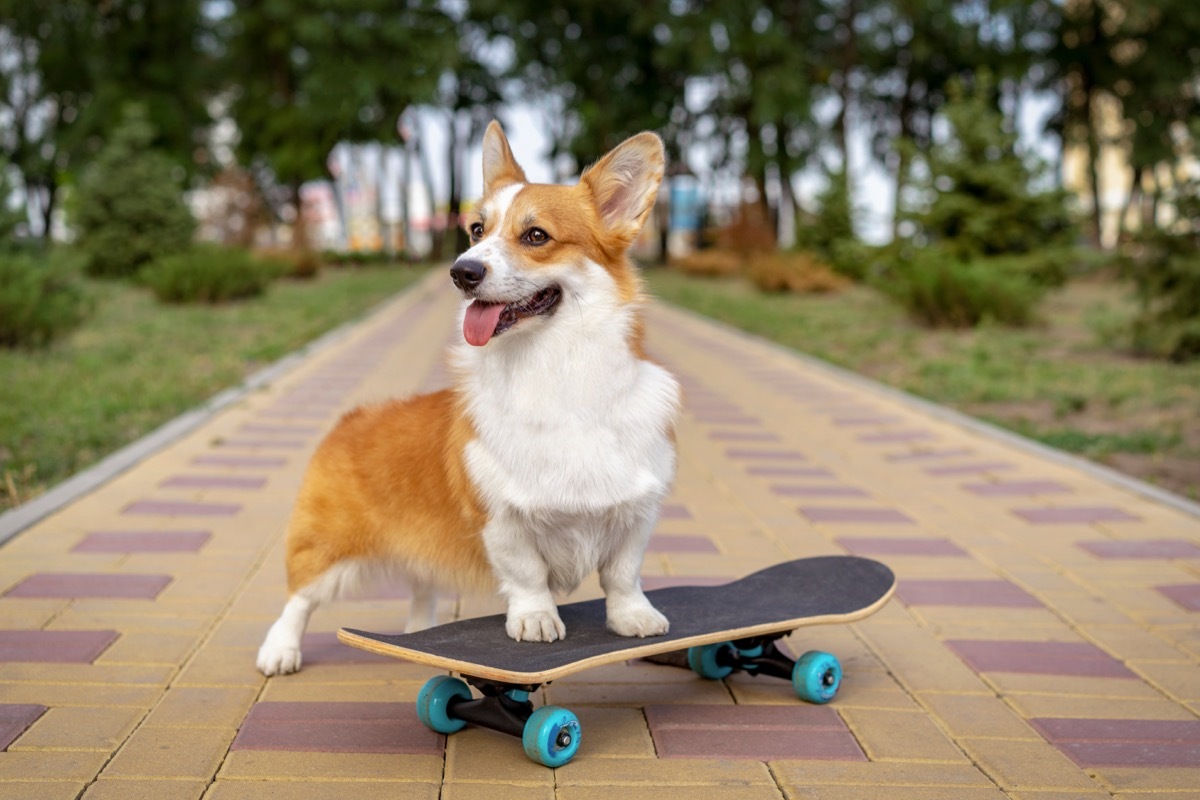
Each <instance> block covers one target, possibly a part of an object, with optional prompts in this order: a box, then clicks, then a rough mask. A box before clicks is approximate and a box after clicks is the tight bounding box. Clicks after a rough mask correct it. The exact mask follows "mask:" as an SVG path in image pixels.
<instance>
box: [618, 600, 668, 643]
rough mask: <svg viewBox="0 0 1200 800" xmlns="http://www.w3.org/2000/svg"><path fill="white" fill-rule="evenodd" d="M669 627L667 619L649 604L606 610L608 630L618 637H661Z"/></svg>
mask: <svg viewBox="0 0 1200 800" xmlns="http://www.w3.org/2000/svg"><path fill="white" fill-rule="evenodd" d="M670 627H671V623H670V622H668V621H667V618H666V617H664V616H663V615H662V613H661V612H660V611H659V610H658V609H657V608H655V607H654V606H652V605H650V604H649V603H647V604H645V605H635V606H627V607H625V608H620V609H617V608H609V610H608V629H609V630H610V631H612V632H613V633H615V634H617V635H618V636H637V637H639V638H641V637H645V636H662V635H663V634H664V633H666V632H667V631H668V630H669V629H670Z"/></svg>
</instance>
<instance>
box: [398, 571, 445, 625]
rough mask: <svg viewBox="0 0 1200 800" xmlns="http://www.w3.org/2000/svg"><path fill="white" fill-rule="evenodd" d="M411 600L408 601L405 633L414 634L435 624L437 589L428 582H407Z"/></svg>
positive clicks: (414, 580) (411, 580) (413, 580)
mask: <svg viewBox="0 0 1200 800" xmlns="http://www.w3.org/2000/svg"><path fill="white" fill-rule="evenodd" d="M409 585H410V586H411V587H412V598H411V600H410V601H409V608H408V624H407V625H405V626H404V632H405V633H416V632H417V631H423V630H425V629H426V628H432V627H433V626H434V625H436V624H437V589H436V588H435V587H434V585H433V584H432V583H430V582H429V581H423V580H417V579H415V578H413V579H410V580H409Z"/></svg>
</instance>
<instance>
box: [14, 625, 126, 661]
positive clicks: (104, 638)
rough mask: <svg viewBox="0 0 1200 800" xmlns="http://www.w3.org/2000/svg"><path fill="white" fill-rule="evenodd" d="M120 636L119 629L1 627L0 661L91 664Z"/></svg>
mask: <svg viewBox="0 0 1200 800" xmlns="http://www.w3.org/2000/svg"><path fill="white" fill-rule="evenodd" d="M119 637H120V634H118V633H117V632H116V631H41V630H34V631H31V630H9V631H0V662H27V663H28V662H40V663H60V664H90V663H92V662H93V661H95V660H96V658H97V657H98V656H99V655H100V654H101V653H103V652H104V651H105V650H107V649H108V648H109V646H110V645H111V644H112V643H113V642H115V641H116V640H117V639H118V638H119Z"/></svg>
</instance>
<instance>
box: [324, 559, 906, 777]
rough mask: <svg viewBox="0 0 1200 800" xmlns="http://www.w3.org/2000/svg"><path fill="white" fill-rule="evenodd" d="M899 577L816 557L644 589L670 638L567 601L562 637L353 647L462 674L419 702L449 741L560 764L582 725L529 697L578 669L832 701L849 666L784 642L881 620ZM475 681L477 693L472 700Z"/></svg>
mask: <svg viewBox="0 0 1200 800" xmlns="http://www.w3.org/2000/svg"><path fill="white" fill-rule="evenodd" d="M895 585H896V580H895V576H894V575H893V574H892V571H891V570H890V569H888V568H887V567H886V566H885V565H883V564H881V563H879V562H878V561H873V560H871V559H868V558H858V557H855V556H817V557H814V558H802V559H798V560H796V561H788V562H786V563H783V564H776V565H775V566H772V567H768V568H766V569H764V570H761V571H759V572H755V573H754V574H752V575H748V576H746V577H744V578H741V579H740V580H736V581H734V582H732V583H728V584H725V585H722V586H674V587H669V588H664V589H655V590H652V591H649V592H646V597H647V598H649V600H650V602H651V603H653V604H654V607H655V608H657V609H658V610H659V611H661V612H662V613H664V614H666V616H667V619H668V620H670V622H671V630H670V631H669V632H668V633H667V634H665V635H663V636H655V637H649V638H645V639H635V638H627V637H623V636H617V635H616V634H614V633H611V632H609V631H608V630H607V629H606V628H605V608H604V600H603V599H600V600H588V601H585V602H581V603H570V604H566V605H561V606H559V608H558V612H559V614H560V616H561V617H562V620H563V622H564V623H565V625H566V627H567V635H566V638H565V639H561V640H559V641H557V642H549V643H545V642H516V641H513V640H512V639H510V638H509V637H508V635H507V634H506V633H505V632H504V616H503V615H495V616H490V617H479V618H475V619H465V620H460V621H458V622H450V623H447V624H445V625H439V626H437V627H434V628H429V629H427V630H424V631H419V632H417V633H405V634H395V635H391V634H382V633H369V632H367V631H359V630H353V629H349V628H343V629H341V630H340V631H338V639H339V640H341V641H342V642H343V643H344V644H348V645H350V646H352V647H357V648H360V649H363V650H367V651H369V652H372V653H378V654H381V655H386V656H394V657H395V658H400V659H404V660H406V661H412V662H415V663H418V664H425V665H428V666H431V667H436V668H437V669H442V670H449V671H451V672H457V673H458V674H459V675H461V676H462V678H461V679H460V678H455V677H451V676H450V675H438V676H436V677H434V678H432V679H430V680H429V681H428V682H427V683H426V684H425V685H424V686H423V687H422V689H421V691H420V693H419V694H418V696H417V716H418V717H419V718H420V719H421V722H423V723H424V724H425V725H426V726H428V727H429V728H431V729H432V730H434V731H437V732H438V733H442V734H447V735H448V734H451V733H455V732H456V731H459V730H461V729H462V728H464V727H465V726H466V725H467V724H468V723H470V724H473V725H477V726H479V727H484V728H490V729H492V730H496V731H500V732H502V733H506V734H510V735H512V736H516V737H517V738H519V739H521V740H522V743H523V746H524V749H525V753H526V755H528V756H529V757H530V758H531V759H532V760H533V761H535V762H538V763H540V764H544V765H546V766H548V767H560V766H562V765H563V764H566V763H567V762H568V761H570V760H571V759H572V758H573V757H574V756H575V753H576V752H577V751H578V750H579V744H580V741H581V736H580V726H579V720H578V718H577V717H576V716H575V715H574V714H573V713H572V712H571V711H569V710H568V709H565V708H561V707H559V706H541V707H540V708H537V709H536V710H535V709H534V707H533V704H532V703H531V702H530V701H529V694H530V693H531V692H534V691H536V690H537V689H538V688H539V687H540V686H541V685H542V684H545V683H550V682H551V681H554V680H557V679H559V678H563V677H566V676H568V675H572V674H574V673H576V672H581V671H582V670H585V669H588V668H590V667H598V666H601V665H604V664H613V663H616V662H620V661H626V660H629V659H637V658H642V659H648V660H651V661H656V662H658V663H664V664H671V665H674V666H683V667H688V668H690V669H692V670H694V671H695V672H696V673H697V674H698V675H700V676H701V677H703V678H708V679H712V680H720V679H722V678H725V677H727V676H728V675H731V674H733V673H734V672H746V673H748V674H750V675H754V676H758V675H771V676H774V677H778V678H783V679H784V680H789V681H791V683H792V686H793V687H794V689H795V690H796V694H797V695H798V696H799V697H800V698H801V699H803V700H808V701H810V702H814V703H827V702H829V701H830V700H832V699H833V698H834V696H835V695H836V694H837V690H838V687H839V686H840V684H841V678H842V669H841V665H840V664H839V663H838V660H837V658H836V657H834V656H833V655H831V654H829V653H824V652H821V651H817V650H812V651H809V652H807V653H805V654H803V655H802V656H801V657H800V658H799V659H796V660H793V659H792V658H790V657H789V656H787V655H786V654H785V653H783V652H781V651H780V649H779V648H778V647H777V646H776V642H777V641H778V640H779V639H781V638H783V637H784V636H787V635H788V634H789V633H791V632H792V631H794V630H796V629H797V628H802V627H806V626H809V625H822V624H832V623H846V622H854V621H855V620H859V619H862V618H864V617H868V616H870V615H871V614H874V613H875V612H876V611H878V610H879V609H880V608H882V607H883V605H884V604H885V603H887V601H888V599H889V598H890V597H891V596H892V592H893V591H894V589H895ZM468 684H470V686H474V687H475V688H476V689H478V690H479V692H480V694H481V695H482V696H481V697H478V698H477V697H474V696H473V695H472V693H471V689H470V688H469V686H468Z"/></svg>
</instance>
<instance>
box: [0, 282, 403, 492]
mask: <svg viewBox="0 0 1200 800" xmlns="http://www.w3.org/2000/svg"><path fill="white" fill-rule="evenodd" d="M424 274H425V272H424V270H422V269H413V268H409V267H400V266H391V267H371V268H360V269H353V270H325V271H323V272H322V273H321V275H320V277H319V278H317V279H315V280H311V281H280V282H277V283H275V284H274V285H272V286H271V287H270V289H269V290H268V291H267V293H266V294H265V295H264V296H262V297H260V298H257V299H254V300H250V301H243V302H238V303H230V304H227V305H222V306H209V305H199V306H174V305H172V306H168V305H163V304H160V303H158V302H156V301H155V300H154V298H153V296H152V295H151V294H150V292H149V291H148V290H146V289H142V288H136V287H133V286H130V285H127V284H121V283H103V282H91V283H90V284H89V288H90V289H91V290H92V291H94V292H95V294H96V297H97V303H96V313H95V315H94V316H93V317H91V318H90V319H89V320H88V321H87V322H85V323H84V324H83V326H81V327H80V328H79V329H78V330H76V331H75V332H74V333H73V334H72V335H70V336H68V337H67V338H66V339H64V340H63V341H61V342H59V343H57V344H56V345H54V346H53V347H51V348H49V349H47V350H35V351H21V350H3V349H0V510H3V509H4V508H7V507H11V506H14V505H16V504H18V503H20V502H24V501H26V500H28V499H30V498H31V497H34V496H36V495H37V494H39V493H40V492H41V491H43V490H44V489H45V488H46V487H48V486H51V485H53V484H54V483H57V482H58V481H61V480H63V479H64V478H66V477H68V476H70V475H71V474H73V473H75V472H77V471H79V470H80V469H83V468H85V467H87V466H88V465H90V464H92V463H95V462H96V461H98V460H99V459H101V458H103V457H104V456H105V455H107V454H108V453H110V452H112V451H114V450H116V449H118V448H120V447H121V446H123V445H125V444H127V443H129V442H131V441H133V440H135V439H137V438H138V437H140V436H142V435H144V434H145V433H147V432H149V431H151V430H153V429H154V428H155V427H157V426H159V425H161V424H162V423H163V422H165V421H167V420H169V419H171V418H172V417H174V416H176V415H178V414H180V413H182V412H183V411H185V410H187V409H189V408H192V407H193V406H195V405H197V404H198V403H200V402H202V401H204V400H206V399H208V398H209V397H211V396H213V395H214V394H217V393H218V392H220V391H221V390H222V389H225V388H228V387H230V386H234V385H237V384H239V383H240V382H241V381H242V380H243V379H244V378H245V377H246V376H247V375H249V374H250V373H252V372H254V371H255V370H257V369H259V368H261V367H263V366H265V365H266V364H269V363H270V362H272V361H275V360H276V359H279V358H281V357H282V356H284V355H286V354H287V353H289V352H291V351H293V350H295V349H296V348H298V347H300V346H301V345H303V344H305V343H306V342H308V341H311V340H312V339H314V338H316V337H317V336H319V335H321V334H322V333H324V332H325V331H328V330H330V329H332V328H334V327H336V326H337V325H339V324H340V323H342V322H345V321H347V320H350V319H354V318H356V317H358V316H360V315H362V314H363V313H364V312H366V311H367V310H368V309H370V308H372V307H373V306H375V305H377V304H378V303H380V302H381V301H383V300H384V299H386V298H387V297H389V296H391V295H393V294H395V293H396V292H398V291H400V290H401V289H403V288H405V287H407V286H409V285H410V284H412V283H413V282H414V281H415V280H417V279H418V278H420V277H421V276H422V275H424Z"/></svg>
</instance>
